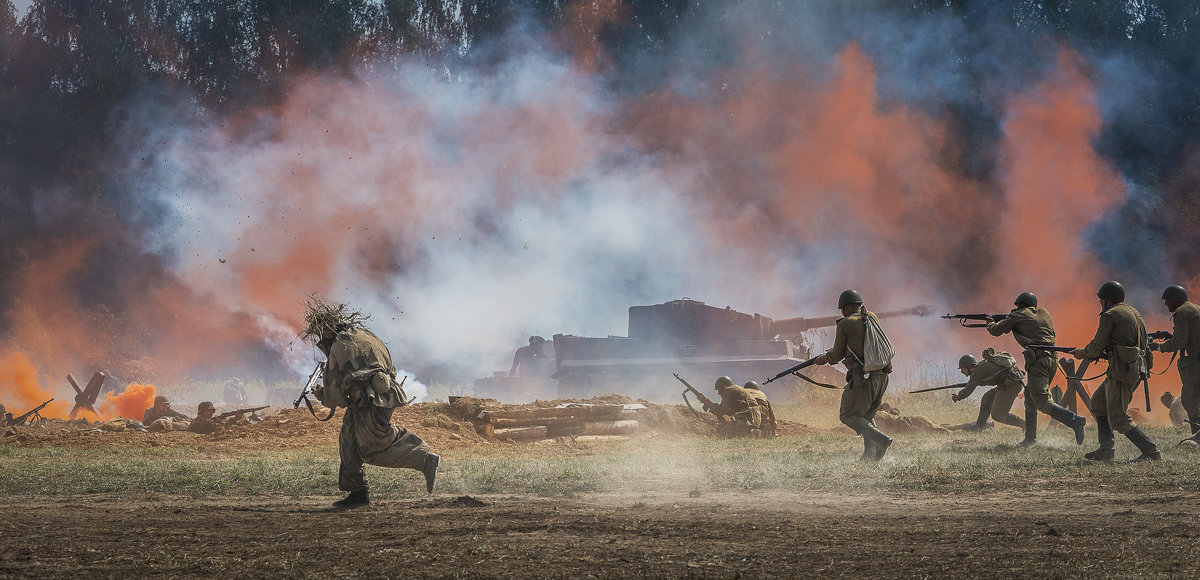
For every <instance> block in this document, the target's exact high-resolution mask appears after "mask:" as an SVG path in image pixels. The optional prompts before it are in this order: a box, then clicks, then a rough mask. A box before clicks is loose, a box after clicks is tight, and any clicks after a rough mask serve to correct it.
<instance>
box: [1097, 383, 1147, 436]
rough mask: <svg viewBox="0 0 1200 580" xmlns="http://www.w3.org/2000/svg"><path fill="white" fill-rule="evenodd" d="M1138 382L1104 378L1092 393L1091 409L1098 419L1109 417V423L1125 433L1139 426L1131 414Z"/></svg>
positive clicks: (1116, 429)
mask: <svg viewBox="0 0 1200 580" xmlns="http://www.w3.org/2000/svg"><path fill="white" fill-rule="evenodd" d="M1137 386H1138V384H1137V383H1122V382H1120V381H1115V380H1113V379H1112V377H1108V378H1105V379H1104V382H1103V383H1100V386H1099V387H1097V388H1096V392H1095V393H1092V405H1091V407H1089V409H1090V410H1091V411H1092V416H1094V417H1096V418H1097V419H1099V418H1101V417H1108V424H1109V426H1111V427H1112V428H1113V430H1114V431H1116V432H1117V433H1120V434H1122V435H1124V434H1125V433H1128V432H1130V431H1132V430H1133V429H1134V428H1136V427H1137V423H1134V422H1133V418H1132V417H1130V416H1129V402H1130V401H1132V400H1133V391H1135V390H1136V389H1137Z"/></svg>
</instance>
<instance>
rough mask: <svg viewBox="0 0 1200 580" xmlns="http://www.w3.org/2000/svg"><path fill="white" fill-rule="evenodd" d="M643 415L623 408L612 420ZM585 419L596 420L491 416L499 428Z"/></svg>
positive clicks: (564, 417) (578, 421)
mask: <svg viewBox="0 0 1200 580" xmlns="http://www.w3.org/2000/svg"><path fill="white" fill-rule="evenodd" d="M641 415H642V410H641V409H622V410H621V411H620V412H619V413H617V414H616V415H615V416H614V417H612V419H611V420H613V421H622V420H637V419H638V418H639V417H640V416H641ZM584 420H595V418H594V417H589V416H577V415H563V416H551V417H528V418H523V419H511V418H508V417H496V416H494V415H493V416H491V420H490V421H489V422H490V423H491V424H492V425H495V426H496V428H497V429H508V428H511V427H529V426H531V425H547V426H549V425H558V424H563V423H581V422H583V421H584Z"/></svg>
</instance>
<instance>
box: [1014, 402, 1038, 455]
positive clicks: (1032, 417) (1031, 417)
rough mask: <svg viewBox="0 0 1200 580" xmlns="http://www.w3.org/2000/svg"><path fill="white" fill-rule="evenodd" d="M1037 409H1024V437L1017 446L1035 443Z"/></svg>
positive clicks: (1029, 445) (1027, 445)
mask: <svg viewBox="0 0 1200 580" xmlns="http://www.w3.org/2000/svg"><path fill="white" fill-rule="evenodd" d="M1037 419H1038V417H1037V410H1036V409H1035V410H1032V411H1030V410H1026V411H1025V439H1023V440H1021V442H1020V443H1017V447H1032V446H1033V445H1034V444H1035V443H1037Z"/></svg>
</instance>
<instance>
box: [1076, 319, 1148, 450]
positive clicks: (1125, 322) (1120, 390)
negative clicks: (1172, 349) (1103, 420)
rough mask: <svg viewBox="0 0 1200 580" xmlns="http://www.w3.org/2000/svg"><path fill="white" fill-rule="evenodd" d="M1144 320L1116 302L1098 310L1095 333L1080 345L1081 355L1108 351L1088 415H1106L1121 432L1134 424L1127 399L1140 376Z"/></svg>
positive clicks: (1131, 396)
mask: <svg viewBox="0 0 1200 580" xmlns="http://www.w3.org/2000/svg"><path fill="white" fill-rule="evenodd" d="M1145 348H1146V324H1145V322H1143V321H1142V315H1141V314H1138V311H1137V310H1135V309H1134V308H1133V307H1132V306H1130V305H1128V304H1126V303H1124V302H1119V303H1117V304H1114V305H1112V306H1109V307H1108V308H1105V309H1104V310H1103V311H1102V312H1100V325H1099V327H1098V328H1097V329H1096V336H1095V338H1093V339H1092V341H1091V342H1089V343H1088V344H1087V346H1085V347H1083V356H1084V357H1085V358H1100V357H1101V355H1102V354H1107V355H1108V372H1107V373H1106V376H1105V378H1104V382H1103V383H1101V384H1100V386H1099V387H1097V388H1096V392H1095V393H1093V394H1092V405H1091V411H1092V415H1094V416H1096V417H1097V418H1099V417H1104V416H1107V417H1108V423H1109V425H1111V426H1112V428H1113V430H1115V431H1116V432H1118V433H1121V434H1122V435H1124V434H1125V433H1128V432H1129V431H1132V430H1133V429H1134V428H1135V427H1137V423H1134V422H1133V418H1132V417H1130V416H1129V412H1128V409H1129V402H1130V401H1131V400H1132V399H1133V391H1134V390H1135V389H1137V385H1138V381H1140V380H1141V378H1142V373H1143V370H1144V366H1145V365H1144V362H1143V356H1142V352H1144V351H1145Z"/></svg>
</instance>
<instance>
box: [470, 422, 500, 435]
mask: <svg viewBox="0 0 1200 580" xmlns="http://www.w3.org/2000/svg"><path fill="white" fill-rule="evenodd" d="M475 432H476V433H479V434H480V435H482V436H484V437H487V438H489V439H491V438H492V437H495V436H496V428H495V427H494V426H492V424H491V423H482V424H479V425H476V426H475Z"/></svg>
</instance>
